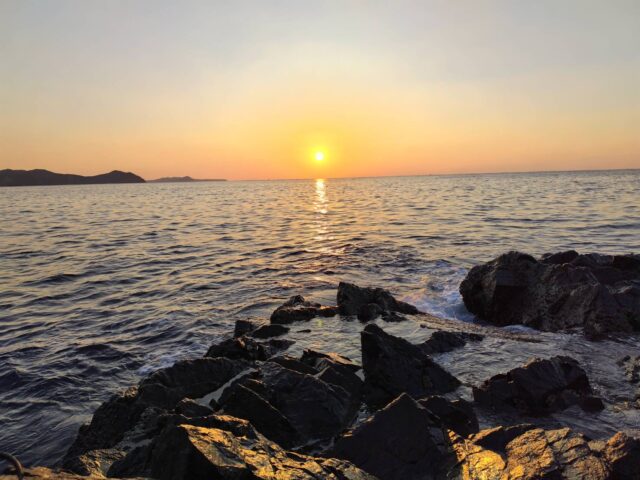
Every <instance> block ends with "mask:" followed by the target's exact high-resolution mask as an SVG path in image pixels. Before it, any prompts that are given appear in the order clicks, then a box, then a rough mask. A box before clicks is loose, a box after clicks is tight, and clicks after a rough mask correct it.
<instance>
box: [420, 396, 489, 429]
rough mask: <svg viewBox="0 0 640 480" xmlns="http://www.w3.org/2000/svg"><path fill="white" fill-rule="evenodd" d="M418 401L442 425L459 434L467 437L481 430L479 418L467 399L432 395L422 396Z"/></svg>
mask: <svg viewBox="0 0 640 480" xmlns="http://www.w3.org/2000/svg"><path fill="white" fill-rule="evenodd" d="M418 403H419V404H420V405H421V406H422V407H424V408H426V409H427V410H429V412H431V414H432V415H433V416H434V417H435V418H437V419H438V422H439V424H440V425H441V426H444V427H446V428H448V429H449V430H453V431H454V432H456V433H457V434H458V435H461V436H463V437H467V436H469V435H471V434H472V433H477V432H478V430H479V426H478V418H477V417H476V414H475V412H474V411H473V406H472V405H471V403H469V402H467V401H466V400H462V399H458V400H453V401H451V400H447V399H446V398H444V397H440V396H437V395H432V396H430V397H426V398H421V399H420V400H418Z"/></svg>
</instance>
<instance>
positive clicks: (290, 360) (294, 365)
mask: <svg viewBox="0 0 640 480" xmlns="http://www.w3.org/2000/svg"><path fill="white" fill-rule="evenodd" d="M269 361H270V362H274V363H277V364H278V365H282V366H283V367H284V368H288V369H289V370H295V371H296V372H299V373H306V374H308V375H315V374H317V373H318V369H317V368H315V367H313V366H311V365H309V364H308V363H305V362H302V361H301V360H298V359H297V358H294V357H291V356H289V355H280V356H278V357H273V358H271V359H269Z"/></svg>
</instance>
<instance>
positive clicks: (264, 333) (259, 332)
mask: <svg viewBox="0 0 640 480" xmlns="http://www.w3.org/2000/svg"><path fill="white" fill-rule="evenodd" d="M287 333H289V329H288V328H287V327H285V326H284V325H277V324H271V325H260V326H259V327H258V328H256V329H255V330H253V331H252V332H249V333H248V336H250V337H253V338H269V337H279V336H280V335H285V334H287Z"/></svg>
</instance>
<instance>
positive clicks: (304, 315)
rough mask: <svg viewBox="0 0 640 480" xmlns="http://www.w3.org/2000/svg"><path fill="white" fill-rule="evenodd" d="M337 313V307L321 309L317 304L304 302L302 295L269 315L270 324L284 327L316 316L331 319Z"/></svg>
mask: <svg viewBox="0 0 640 480" xmlns="http://www.w3.org/2000/svg"><path fill="white" fill-rule="evenodd" d="M337 313H338V309H337V307H323V306H322V305H320V304H319V303H313V302H308V301H306V300H305V299H304V297H303V296H302V295H296V296H294V297H291V298H290V299H289V300H287V301H286V302H284V303H283V304H282V305H280V306H279V307H278V308H276V309H275V311H274V312H273V313H272V314H271V323H274V324H279V325H286V324H289V323H293V322H301V321H307V320H311V319H312V318H314V317H317V316H320V317H333V316H334V315H337Z"/></svg>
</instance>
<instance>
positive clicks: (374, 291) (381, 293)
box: [338, 282, 420, 321]
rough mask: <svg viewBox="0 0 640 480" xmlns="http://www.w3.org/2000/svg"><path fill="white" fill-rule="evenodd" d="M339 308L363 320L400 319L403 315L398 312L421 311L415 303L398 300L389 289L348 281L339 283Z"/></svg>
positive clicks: (341, 312)
mask: <svg viewBox="0 0 640 480" xmlns="http://www.w3.org/2000/svg"><path fill="white" fill-rule="evenodd" d="M338 309H339V311H340V314H341V315H356V316H357V317H358V318H359V319H360V320H362V321H369V320H373V319H374V318H376V317H377V316H382V317H383V319H387V320H390V321H398V320H400V319H402V317H399V316H398V315H396V314H397V313H404V314H409V315H413V314H416V313H420V312H419V311H418V309H417V308H416V307H414V306H413V305H410V304H408V303H405V302H401V301H399V300H396V299H395V298H394V296H393V295H391V293H389V292H388V291H387V290H384V289H382V288H372V287H359V286H357V285H354V284H352V283H346V282H340V284H339V285H338Z"/></svg>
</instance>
